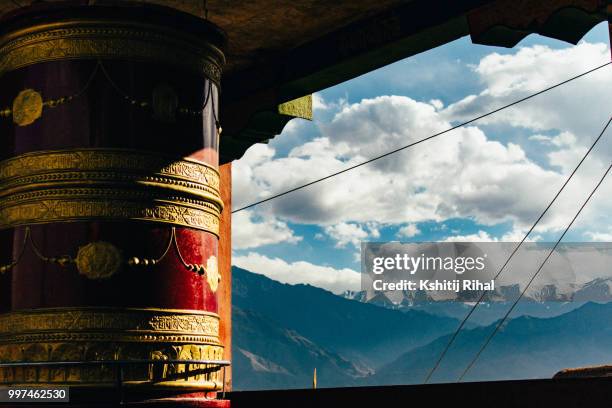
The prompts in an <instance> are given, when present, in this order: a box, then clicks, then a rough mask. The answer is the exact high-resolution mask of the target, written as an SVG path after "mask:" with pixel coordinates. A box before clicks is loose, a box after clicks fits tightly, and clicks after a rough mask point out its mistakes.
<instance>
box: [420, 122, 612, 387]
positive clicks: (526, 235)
mask: <svg viewBox="0 0 612 408" xmlns="http://www.w3.org/2000/svg"><path fill="white" fill-rule="evenodd" d="M610 122H612V116H611V117H610V118H609V119H608V121H607V122H606V125H605V126H604V128H603V129H602V131H601V132H600V133H599V136H597V138H596V139H595V140H594V141H593V143H592V144H591V147H590V148H589V149H588V150H587V151H586V153H585V154H584V155H583V156H582V159H580V161H579V162H578V164H577V165H576V167H575V168H574V170H573V171H572V172H571V173H570V175H569V176H568V177H567V179H566V180H565V182H564V183H563V185H562V186H561V188H560V189H559V190H558V191H557V194H555V196H554V197H553V198H552V200H550V202H549V203H548V205H547V206H546V208H545V209H544V211H542V213H541V214H540V216H539V217H538V218H537V220H536V221H535V222H534V223H533V224H532V225H531V227H530V228H529V231H527V233H526V234H525V236H524V237H523V239H521V241H520V242H519V243H518V245H517V246H516V247H515V248H514V250H513V251H512V253H511V254H510V256H509V257H508V258H507V259H506V261H505V262H504V264H503V265H502V267H501V268H500V269H499V271H498V272H497V273H496V274H495V276H494V277H493V280H497V278H499V276H500V275H501V274H502V272H503V271H504V269H505V268H506V266H507V265H508V263H509V262H510V260H512V258H513V257H514V255H515V254H516V253H517V252H518V250H519V248H520V247H521V246H522V245H523V243H524V242H525V241H526V240H527V238H528V237H529V235H530V234H531V233H532V232H533V230H534V229H535V227H536V226H537V225H538V224H539V222H540V221H541V220H542V218H544V215H546V213H547V212H548V210H549V209H550V208H551V207H552V205H553V204H554V203H555V201H556V200H557V198H558V197H559V195H561V193H562V192H563V190H564V189H565V187H566V186H567V185H568V184H569V182H570V180H571V179H572V178H573V177H574V174H576V172H577V171H578V169H579V168H580V166H582V163H583V162H584V161H585V160H586V158H587V156H588V155H589V154H590V153H591V151H592V150H593V149H594V148H595V145H597V143H598V142H599V140H600V139H601V138H602V136H603V135H604V133H605V132H606V130H607V129H608V127H609V126H610ZM486 293H487V292H486V291H483V292H482V294H481V295H480V297H479V298H478V300H477V301H476V303H475V304H474V305H473V306H472V308H471V309H470V311H469V312H468V314H467V315H466V316H465V318H463V320H462V321H461V323H460V324H459V327H457V329H456V330H455V332H454V333H453V335H452V336H451V338H450V339H449V341H448V343H447V344H446V346H445V347H444V349H443V350H442V353H440V355H439V357H438V359H437V360H436V363H435V364H434V366H433V367H432V368H431V370H430V371H429V373H428V374H427V376H426V377H425V380H424V381H423V383H424V384H426V383H427V382H429V380H430V379H431V377H432V376H433V374H434V373H435V372H436V370H437V369H438V368H439V367H440V364H441V363H442V360H444V357H445V356H446V354H447V353H448V350H449V349H450V347H451V346H452V345H453V343H454V342H455V340H456V339H457V336H458V335H459V333H460V332H461V330H462V329H463V327H464V326H465V324H466V323H467V321H468V320H469V319H470V317H471V316H472V314H473V313H474V311H475V310H476V308H477V307H478V305H479V304H480V303H482V301H483V299H484V297H485V296H486Z"/></svg>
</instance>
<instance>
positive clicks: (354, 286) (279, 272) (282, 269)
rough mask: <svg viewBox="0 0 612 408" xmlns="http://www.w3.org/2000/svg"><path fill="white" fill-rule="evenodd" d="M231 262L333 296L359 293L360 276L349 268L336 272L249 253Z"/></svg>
mask: <svg viewBox="0 0 612 408" xmlns="http://www.w3.org/2000/svg"><path fill="white" fill-rule="evenodd" d="M232 263H233V264H234V265H236V266H238V267H240V268H243V269H247V270H249V271H252V272H256V273H260V274H262V275H265V276H267V277H269V278H270V279H274V280H276V281H279V282H283V283H290V284H298V283H307V284H310V285H313V286H317V287H320V288H323V289H327V290H329V291H331V292H334V293H342V292H344V291H345V290H353V291H357V290H360V287H361V277H360V274H359V273H358V272H357V271H354V270H352V269H348V268H344V269H335V268H332V267H329V266H321V265H315V264H312V263H310V262H305V261H297V262H286V261H284V260H282V259H280V258H268V257H266V256H264V255H261V254H257V253H254V252H250V253H249V254H248V255H245V256H234V257H233V258H232Z"/></svg>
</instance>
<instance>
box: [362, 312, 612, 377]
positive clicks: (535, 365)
mask: <svg viewBox="0 0 612 408" xmlns="http://www.w3.org/2000/svg"><path fill="white" fill-rule="evenodd" d="M611 314H612V303H606V304H599V303H586V304H585V305H583V306H581V307H579V308H577V309H575V310H572V311H570V312H568V313H566V314H563V315H560V316H556V317H552V318H534V317H531V316H521V317H517V318H515V319H512V320H510V321H508V322H507V323H505V324H504V327H503V329H502V330H500V331H499V332H498V333H497V335H496V336H495V338H494V339H493V340H492V341H491V343H490V344H489V346H488V347H487V349H485V351H484V352H483V354H482V355H481V356H480V358H479V360H478V361H477V363H476V364H475V365H474V367H473V368H472V370H471V371H470V372H469V374H468V376H467V377H466V381H479V380H480V381H491V380H508V379H519V378H521V379H524V378H551V377H552V376H553V375H554V374H555V373H556V372H557V371H559V370H561V369H563V368H568V367H582V366H589V365H601V364H608V363H610V362H612V353H611V352H610V344H612V319H610V316H611ZM493 328H494V326H487V327H479V328H476V329H471V330H466V331H464V332H462V334H461V335H459V336H458V337H457V340H456V343H455V345H454V346H453V347H451V349H450V350H449V352H448V354H447V355H446V357H445V359H444V361H443V364H442V365H441V366H440V369H439V370H438V372H437V374H436V375H435V376H434V377H433V379H432V380H433V381H434V382H439V381H442V382H447V381H456V380H457V379H458V378H459V376H460V375H461V373H462V371H463V369H464V368H465V367H466V366H467V365H468V363H469V362H470V360H471V359H472V358H473V357H474V356H475V354H476V352H477V351H478V349H479V348H480V347H481V345H482V344H483V343H484V341H485V339H486V337H487V336H488V335H489V333H491V332H492V330H493ZM448 340H449V337H448V336H443V337H441V338H439V339H437V340H435V341H433V342H431V343H430V344H428V345H426V346H422V347H417V348H415V349H413V350H410V351H408V352H406V353H404V354H403V355H402V356H400V357H398V358H397V359H396V360H395V361H393V362H391V363H389V364H387V365H385V366H384V367H381V368H380V369H379V370H377V372H376V373H375V374H373V375H371V376H370V377H369V378H366V379H365V380H364V383H366V384H372V385H374V384H377V385H378V384H414V383H421V382H422V381H423V379H424V378H425V375H426V374H427V372H428V370H429V369H430V368H431V367H432V366H433V364H434V363H435V361H436V359H437V357H438V356H439V355H440V352H441V351H442V349H443V348H444V347H445V346H446V344H447V342H448Z"/></svg>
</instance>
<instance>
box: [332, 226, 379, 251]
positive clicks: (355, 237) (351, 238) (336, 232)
mask: <svg viewBox="0 0 612 408" xmlns="http://www.w3.org/2000/svg"><path fill="white" fill-rule="evenodd" d="M325 233H326V234H327V235H329V236H330V237H331V238H332V239H334V240H336V247H337V248H343V247H345V246H346V245H347V244H352V245H353V246H355V247H358V246H359V245H360V243H361V241H364V240H365V239H366V238H368V236H369V235H370V234H368V232H367V231H366V230H365V229H363V228H362V227H361V226H360V225H357V224H349V223H346V222H341V223H340V224H336V225H330V226H328V227H325Z"/></svg>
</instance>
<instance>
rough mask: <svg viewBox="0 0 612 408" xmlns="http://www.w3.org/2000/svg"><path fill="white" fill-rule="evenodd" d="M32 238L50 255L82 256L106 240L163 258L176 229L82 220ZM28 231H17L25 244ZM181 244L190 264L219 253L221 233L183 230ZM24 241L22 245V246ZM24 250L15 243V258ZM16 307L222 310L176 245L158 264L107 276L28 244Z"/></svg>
mask: <svg viewBox="0 0 612 408" xmlns="http://www.w3.org/2000/svg"><path fill="white" fill-rule="evenodd" d="M31 231H32V240H33V241H34V243H35V244H36V246H37V247H38V248H40V251H41V252H42V254H44V255H45V256H48V257H52V256H54V257H57V256H61V255H71V256H73V257H74V256H76V251H77V250H78V248H79V246H83V245H85V244H87V243H89V242H93V241H106V242H110V243H112V244H114V245H115V246H116V247H117V248H120V249H121V250H122V251H123V253H124V255H126V256H137V257H139V258H141V259H142V258H145V257H146V258H157V257H159V256H160V255H161V254H162V253H163V251H164V249H165V248H166V245H167V243H168V240H169V239H170V233H171V227H166V226H155V225H151V224H146V223H138V222H117V223H113V222H78V223H57V224H49V225H38V226H32V227H31ZM24 233H25V229H23V228H18V229H16V230H15V236H14V239H15V242H19V243H21V242H22V240H23V234H24ZM177 242H178V247H179V248H180V250H181V253H182V254H183V257H184V258H185V261H187V262H189V263H203V264H206V260H207V259H208V258H209V257H210V256H211V255H214V256H217V255H218V254H217V245H218V244H217V237H216V236H214V235H213V234H210V233H207V232H202V231H196V230H192V229H187V228H177ZM20 246H21V244H20V245H19V247H20ZM19 250H20V248H18V247H17V246H15V248H14V250H13V252H14V254H15V255H14V256H16V255H17V252H18V251H19ZM12 294H13V296H12V310H21V309H32V308H42V307H71V306H126V307H127V306H131V307H160V308H168V309H195V310H208V311H212V312H216V311H217V297H216V294H215V293H213V292H212V291H211V290H210V288H209V286H208V283H207V282H206V279H205V278H204V277H202V276H200V275H198V274H197V273H195V272H192V271H189V270H187V269H186V268H185V267H184V266H183V265H182V264H181V262H180V260H179V258H178V256H177V254H176V251H175V250H174V248H171V250H170V251H169V252H168V254H167V255H166V257H165V258H164V259H163V260H162V261H161V262H160V263H159V264H157V265H155V266H148V267H142V266H132V267H130V266H128V265H125V266H124V267H122V269H121V270H120V271H119V272H118V273H116V274H115V275H113V276H112V277H110V278H109V279H104V280H92V279H89V278H87V277H85V276H83V275H80V274H79V272H78V270H77V268H76V265H68V266H66V267H62V266H59V265H57V264H53V263H49V262H45V261H43V260H41V259H39V258H38V257H37V256H35V255H34V253H33V252H32V250H31V248H30V247H29V246H28V247H27V249H26V253H25V254H24V256H23V258H22V260H21V261H20V262H19V264H18V265H17V266H16V267H15V268H14V270H13V278H12Z"/></svg>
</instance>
